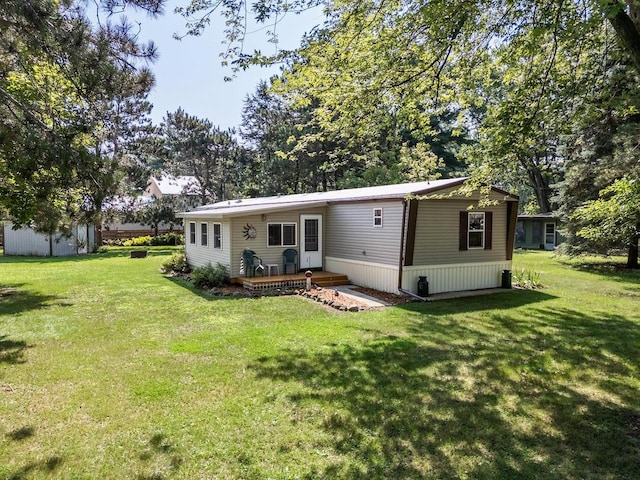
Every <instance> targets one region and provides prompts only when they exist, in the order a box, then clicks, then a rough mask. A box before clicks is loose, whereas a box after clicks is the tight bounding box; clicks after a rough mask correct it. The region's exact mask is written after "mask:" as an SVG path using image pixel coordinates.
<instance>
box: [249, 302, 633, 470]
mask: <svg viewBox="0 0 640 480" xmlns="http://www.w3.org/2000/svg"><path fill="white" fill-rule="evenodd" d="M448 313H450V311H449V312H446V314H437V313H436V314H433V313H431V314H429V313H425V314H424V315H419V316H416V321H415V322H414V323H413V325H412V326H411V327H409V329H408V331H407V332H406V333H407V336H406V337H404V338H401V337H399V336H388V335H387V336H380V338H378V339H375V340H373V341H369V342H363V343H362V344H360V345H332V346H331V347H330V348H329V349H325V350H322V351H314V352H310V351H307V350H289V351H287V352H285V353H283V354H281V355H278V356H274V357H265V358H261V359H259V360H258V362H257V363H256V364H254V365H253V366H252V368H253V369H254V371H255V372H256V375H257V376H258V377H259V378H266V379H270V380H277V381H282V382H288V383H293V384H296V385H298V386H299V389H298V391H297V392H296V393H294V394H292V395H291V396H290V400H291V401H292V402H293V403H294V404H295V409H294V412H292V422H296V418H300V417H303V418H308V416H309V415H305V414H304V413H305V412H311V414H313V412H316V411H317V407H318V406H319V407H320V409H321V411H322V412H323V413H322V415H323V418H318V417H317V416H316V417H314V418H317V419H318V420H317V421H318V423H319V425H318V426H319V428H321V429H322V430H324V431H325V432H326V433H327V434H329V435H328V437H329V438H331V439H332V440H327V442H328V445H324V448H329V449H331V450H333V452H334V453H335V455H336V456H335V457H334V458H337V460H335V461H334V463H333V464H332V465H330V466H329V467H326V468H323V469H322V470H321V471H319V470H318V469H312V471H310V472H308V474H307V478H310V479H311V478H339V479H357V478H379V479H383V478H425V477H433V478H459V477H468V478H487V479H489V478H491V479H494V478H536V479H538V478H549V479H551V478H553V479H555V478H602V477H608V478H630V479H631V478H637V476H638V472H640V442H639V441H638V435H637V433H638V432H637V431H636V430H638V428H637V427H638V425H640V415H639V414H638V412H639V411H640V403H639V400H638V398H637V392H636V391H635V389H634V388H633V382H632V378H634V377H635V378H638V375H639V374H640V372H639V367H638V366H637V358H638V356H639V354H640V327H639V326H638V324H636V323H633V322H631V321H629V320H627V319H625V318H623V317H620V316H617V315H604V314H598V315H591V316H586V315H585V314H584V313H582V312H578V311H574V310H570V309H553V308H544V307H543V306H541V307H539V308H537V309H535V310H533V311H532V317H531V318H527V319H524V318H521V317H520V318H518V317H515V316H511V315H510V314H509V312H508V311H505V312H504V313H502V312H499V313H489V314H488V315H486V316H483V317H482V318H480V319H478V320H473V321H469V322H465V321H460V320H457V319H453V318H452V317H450V316H449V315H448ZM634 428H635V430H634ZM318 448H323V447H318Z"/></svg>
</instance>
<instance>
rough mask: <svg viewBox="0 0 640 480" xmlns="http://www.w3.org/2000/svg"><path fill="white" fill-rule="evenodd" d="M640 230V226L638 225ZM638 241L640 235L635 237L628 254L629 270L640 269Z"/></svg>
mask: <svg viewBox="0 0 640 480" xmlns="http://www.w3.org/2000/svg"><path fill="white" fill-rule="evenodd" d="M638 228H639V229H640V225H638ZM638 239H640V235H635V236H634V237H633V238H632V239H631V242H630V243H629V252H628V254H627V268H640V265H639V264H638Z"/></svg>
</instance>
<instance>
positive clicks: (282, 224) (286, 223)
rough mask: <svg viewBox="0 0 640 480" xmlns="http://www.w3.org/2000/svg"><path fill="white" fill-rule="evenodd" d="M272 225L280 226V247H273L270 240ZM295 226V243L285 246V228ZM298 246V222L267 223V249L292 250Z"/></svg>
mask: <svg viewBox="0 0 640 480" xmlns="http://www.w3.org/2000/svg"><path fill="white" fill-rule="evenodd" d="M271 225H280V244H279V245H271V243H270V238H269V229H270V227H271ZM285 225H287V226H293V243H292V244H290V245H289V244H285V243H284V227H285ZM297 246H298V222H269V223H267V248H283V247H286V248H290V247H297Z"/></svg>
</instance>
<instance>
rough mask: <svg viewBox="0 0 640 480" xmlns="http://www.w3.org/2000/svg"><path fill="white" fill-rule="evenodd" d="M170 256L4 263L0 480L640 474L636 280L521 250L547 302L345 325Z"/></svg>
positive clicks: (478, 304)
mask: <svg viewBox="0 0 640 480" xmlns="http://www.w3.org/2000/svg"><path fill="white" fill-rule="evenodd" d="M169 253H170V250H162V249H158V250H153V249H150V253H149V256H148V257H147V258H145V259H130V258H128V256H127V252H126V251H119V250H116V251H111V252H109V253H106V254H102V255H94V256H90V257H80V258H72V259H33V258H15V257H2V258H0V419H2V421H1V422H0V446H1V448H0V478H7V479H21V478H64V479H72V478H83V479H84V478H101V479H111V478H113V479H116V478H117V479H121V478H130V479H156V480H157V479H172V478H185V479H186V478H188V479H192V478H242V479H252V478H255V479H265V478H273V479H293V478H301V479H315V478H331V479H334V478H336V479H359V478H368V479H376V478H378V479H383V478H384V479H387V478H486V479H496V478H505V479H507V478H509V479H511V478H536V479H540V478H542V479H557V478H585V479H620V478H629V479H635V478H638V477H639V476H640V395H638V391H639V389H640V372H639V370H640V366H639V364H638V360H639V359H640V312H639V309H638V305H640V302H639V300H640V274H639V272H627V271H624V270H621V269H618V268H616V266H615V265H614V264H612V261H611V260H610V259H609V260H607V261H601V260H596V259H583V260H574V261H569V260H566V259H558V258H553V257H552V256H551V255H550V254H549V253H546V252H528V253H519V254H517V255H516V257H515V260H514V269H515V268H518V269H525V270H530V271H536V272H540V282H541V283H542V285H543V286H544V288H543V289H540V290H529V291H518V292H516V291H512V292H505V293H500V294H496V295H490V296H484V297H473V298H466V299H459V300H449V301H441V302H433V303H427V304H422V303H415V304H408V305H404V306H401V307H394V308H388V309H386V310H384V311H376V312H368V313H358V314H348V313H340V312H337V311H328V310H325V309H324V308H322V307H321V306H318V305H316V304H312V303H309V302H307V301H304V300H303V299H301V298H297V297H283V298H273V297H271V298H270V297H264V298H259V299H212V298H210V297H207V296H206V295H204V294H201V293H200V292H198V291H195V290H193V289H191V288H190V287H189V286H188V285H186V284H184V283H182V282H181V281H178V280H172V279H169V278H165V277H163V276H162V275H160V274H159V273H158V267H159V265H160V263H161V261H162V260H163V259H164V258H166V255H168V254H169ZM620 261H622V260H620Z"/></svg>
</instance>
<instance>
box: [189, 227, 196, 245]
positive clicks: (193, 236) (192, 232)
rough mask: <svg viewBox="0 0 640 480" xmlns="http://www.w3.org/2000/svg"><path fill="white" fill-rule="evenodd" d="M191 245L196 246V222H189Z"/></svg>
mask: <svg viewBox="0 0 640 480" xmlns="http://www.w3.org/2000/svg"><path fill="white" fill-rule="evenodd" d="M189 243H190V244H191V245H195V244H196V222H189Z"/></svg>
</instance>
